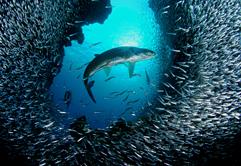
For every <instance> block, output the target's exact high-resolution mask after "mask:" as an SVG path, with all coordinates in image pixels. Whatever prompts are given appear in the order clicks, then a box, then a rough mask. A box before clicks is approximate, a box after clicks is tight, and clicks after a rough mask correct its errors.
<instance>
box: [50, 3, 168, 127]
mask: <svg viewBox="0 0 241 166" xmlns="http://www.w3.org/2000/svg"><path fill="white" fill-rule="evenodd" d="M111 4H112V6H111V7H112V13H111V14H110V15H109V17H108V18H107V19H106V20H105V22H104V23H103V24H98V23H94V24H90V25H87V26H83V27H82V29H83V33H84V37H85V39H84V42H83V43H82V44H78V43H77V42H76V41H71V43H72V46H70V47H65V56H64V59H63V65H62V68H61V71H60V73H59V74H58V75H57V76H56V77H55V79H54V82H53V84H52V86H51V93H52V94H53V100H54V103H55V104H57V105H59V107H60V108H61V109H62V110H64V111H65V112H67V113H68V114H69V116H71V117H73V118H78V117H81V116H85V117H86V119H87V123H88V124H89V126H90V127H91V128H106V127H107V126H109V125H110V124H112V123H113V122H114V121H116V120H117V119H119V118H123V119H125V120H127V121H133V120H136V119H138V117H140V115H142V114H143V112H142V111H143V110H144V108H145V107H147V106H150V105H152V99H153V97H154V96H155V94H156V93H157V88H158V87H157V86H158V84H159V81H160V76H161V75H162V74H161V73H162V72H163V67H162V66H164V65H163V64H162V61H160V58H161V57H162V56H163V55H162V54H161V53H160V49H162V45H164V44H161V43H164V41H163V39H162V33H161V27H160V25H159V24H157V23H156V21H155V17H154V14H153V11H152V10H151V8H150V7H149V4H148V0H131V1H130V0H112V1H111ZM119 46H135V47H141V48H147V49H150V50H153V51H154V52H156V53H157V58H154V59H152V60H147V61H141V62H137V63H136V65H135V71H134V73H135V76H134V77H132V78H129V76H128V69H127V68H126V66H125V65H118V66H114V67H113V68H112V71H111V73H110V75H109V76H108V77H107V76H106V75H105V73H104V71H99V72H97V73H96V74H95V75H94V76H93V77H92V78H91V79H92V80H95V84H94V86H93V88H92V92H93V94H94V96H95V98H96V100H97V103H96V104H95V103H93V102H92V101H91V99H90V97H89V95H88V93H87V91H86V89H85V86H84V83H83V80H82V78H83V73H84V70H85V68H86V65H85V64H87V63H89V62H90V61H91V60H93V58H94V57H95V56H94V55H95V54H100V53H102V52H104V51H106V50H109V49H111V48H114V47H119ZM165 56H167V55H165ZM146 75H148V76H149V78H150V82H149V83H148V81H147V77H146ZM67 90H69V91H70V92H71V101H70V103H69V106H67V105H66V103H65V102H64V100H63V98H64V95H65V92H66V91H67Z"/></svg>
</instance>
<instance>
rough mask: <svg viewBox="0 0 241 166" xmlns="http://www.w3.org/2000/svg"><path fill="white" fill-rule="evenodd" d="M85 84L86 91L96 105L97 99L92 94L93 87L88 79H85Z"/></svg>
mask: <svg viewBox="0 0 241 166" xmlns="http://www.w3.org/2000/svg"><path fill="white" fill-rule="evenodd" d="M84 84H85V88H86V90H87V92H88V94H89V96H90V98H91V99H92V101H93V102H94V103H96V100H95V97H94V95H93V93H92V91H91V87H92V86H90V85H89V83H88V79H85V80H84Z"/></svg>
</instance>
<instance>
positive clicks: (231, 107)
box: [0, 0, 241, 165]
mask: <svg viewBox="0 0 241 166" xmlns="http://www.w3.org/2000/svg"><path fill="white" fill-rule="evenodd" d="M0 2H1V8H0V9H1V10H0V13H1V16H3V17H1V18H0V19H1V23H2V24H1V25H0V27H1V31H0V32H1V35H0V39H1V40H0V41H1V42H0V45H1V47H0V74H1V82H0V90H1V93H0V111H1V112H0V122H1V125H0V132H1V133H0V141H1V149H0V151H1V153H3V154H1V159H2V158H4V157H7V159H9V160H10V159H12V160H18V159H19V156H22V157H23V159H22V157H21V159H19V160H20V161H21V162H23V163H24V164H25V165H36V164H40V165H46V164H52V165H65V164H67V165H81V164H82V165H144V164H146V165H207V164H211V163H212V162H214V163H215V162H217V161H219V160H221V159H223V161H230V162H231V163H228V164H230V165H238V163H240V159H239V158H238V152H239V153H240V150H239V151H238V150H237V149H240V148H238V147H241V145H240V141H239V140H240V132H241V131H240V129H241V124H240V123H241V121H240V118H241V117H240V113H241V80H240V78H241V72H240V66H241V52H240V50H241V46H240V24H241V21H240V20H241V15H240V7H241V4H240V1H239V0H230V1H226V0H214V1H201V0H200V1H199V0H181V1H175V2H173V1H164V0H161V1H160V0H150V6H151V7H152V8H153V10H154V12H155V13H156V18H157V20H164V22H165V23H166V24H165V25H166V27H165V32H166V34H167V40H169V41H170V45H171V46H172V47H173V50H172V51H173V57H174V59H173V67H172V68H171V69H170V71H169V72H168V73H167V74H166V75H167V80H166V82H164V83H163V85H161V86H162V89H160V92H161V93H160V96H158V97H157V99H156V103H155V104H154V105H153V109H150V110H149V115H148V116H147V117H145V118H142V119H140V120H139V121H138V122H137V123H135V124H131V123H127V122H125V121H124V120H122V119H120V120H119V121H118V122H116V124H115V125H113V126H111V127H110V129H109V130H107V131H104V130H93V131H92V130H90V129H89V128H88V127H87V126H86V123H85V118H84V117H81V118H80V119H78V120H77V121H76V123H75V124H73V125H72V126H71V128H70V129H69V130H68V131H66V129H65V128H64V127H63V126H62V125H61V119H62V118H64V116H63V115H62V114H61V111H59V110H57V109H55V108H54V107H53V106H52V103H51V100H50V97H49V96H48V95H47V90H48V88H49V85H50V84H51V81H52V79H53V76H54V75H56V74H57V72H58V69H59V67H60V66H61V61H62V57H63V48H62V46H63V44H66V43H68V42H69V41H70V40H72V39H80V40H79V42H81V40H83V37H81V32H78V31H76V30H75V29H71V28H70V27H71V25H72V23H74V22H75V21H78V20H79V19H80V20H79V21H82V20H81V19H84V16H88V17H87V18H88V19H87V18H86V19H87V22H89V23H92V21H93V20H96V18H97V19H98V16H96V17H94V16H92V15H91V14H90V15H89V13H91V12H90V11H89V12H88V10H87V11H85V10H86V9H91V10H92V9H93V8H92V7H90V6H89V7H88V5H89V4H90V5H93V4H92V3H94V2H92V1H91V0H85V1H83V0H82V1H76V0H72V1H60V0H55V1H47V0H45V1H43V0H42V1H41V0H35V1H33V2H27V1H21V2H19V1H16V0H11V1H3V0H2V1H0ZM99 2H101V4H103V5H104V6H105V5H106V3H108V2H106V1H99ZM98 8H99V7H98ZM79 11H82V12H79ZM101 11H102V10H101ZM109 12H110V11H109ZM107 13H108V12H107ZM79 14H80V15H79ZM92 18H95V19H93V20H92ZM101 18H102V17H101ZM100 22H101V21H100ZM67 23H70V24H67ZM76 23H80V22H76ZM81 23H82V22H81ZM73 32H74V33H77V32H78V33H77V37H76V38H71V37H72V35H71V34H73ZM66 36H67V37H69V38H67V39H66ZM73 36H75V35H73ZM170 36H171V37H170ZM235 147H237V148H235ZM231 159H233V160H231ZM5 160H6V159H5Z"/></svg>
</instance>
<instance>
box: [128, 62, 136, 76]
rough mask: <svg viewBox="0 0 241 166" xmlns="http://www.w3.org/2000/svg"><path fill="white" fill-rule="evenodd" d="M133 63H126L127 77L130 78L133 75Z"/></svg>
mask: <svg viewBox="0 0 241 166" xmlns="http://www.w3.org/2000/svg"><path fill="white" fill-rule="evenodd" d="M134 69H135V63H131V62H130V63H128V70H129V77H130V78H131V77H132V76H133V74H134Z"/></svg>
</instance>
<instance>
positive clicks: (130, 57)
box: [83, 46, 155, 103]
mask: <svg viewBox="0 0 241 166" xmlns="http://www.w3.org/2000/svg"><path fill="white" fill-rule="evenodd" d="M154 56H155V52H153V51H151V50H149V49H145V48H138V47H129V46H123V47H116V48H112V49H110V50H107V51H105V52H103V53H101V54H97V55H96V56H95V58H94V59H93V60H92V61H91V62H90V63H89V65H88V66H87V67H86V69H85V72H84V76H83V80H84V84H85V87H86V89H87V91H88V94H89V96H90V98H91V99H92V100H93V102H95V103H96V100H95V98H94V95H93V94H92V92H91V87H92V86H93V84H94V82H93V81H92V82H91V84H90V83H89V82H88V80H89V78H90V77H91V76H93V75H94V74H95V73H96V72H97V71H100V70H102V69H103V70H104V71H105V72H106V74H107V75H109V73H110V70H111V67H112V66H115V65H118V64H127V66H128V69H129V77H132V76H133V73H134V68H135V63H136V62H138V61H142V60H147V59H151V58H153V57H154Z"/></svg>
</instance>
